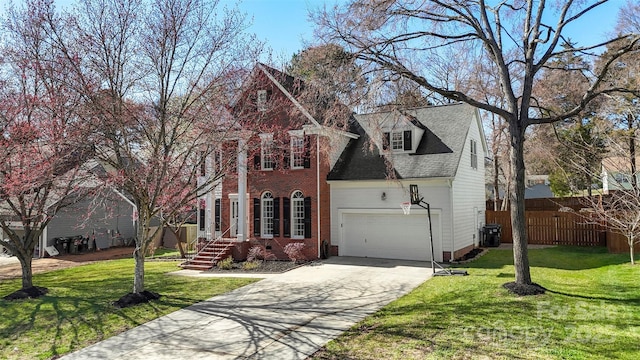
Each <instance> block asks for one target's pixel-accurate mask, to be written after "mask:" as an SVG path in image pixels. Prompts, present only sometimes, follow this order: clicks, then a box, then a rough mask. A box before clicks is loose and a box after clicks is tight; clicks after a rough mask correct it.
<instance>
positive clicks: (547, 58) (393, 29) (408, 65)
mask: <svg viewBox="0 0 640 360" xmlns="http://www.w3.org/2000/svg"><path fill="white" fill-rule="evenodd" d="M605 2H607V1H606V0H603V1H600V0H598V1H566V2H564V3H558V4H557V6H556V4H555V3H554V4H548V2H547V1H544V0H543V1H537V0H527V1H501V2H498V3H488V2H485V1H484V0H465V1H454V0H433V1H429V2H415V1H401V0H398V1H392V0H374V1H368V2H361V1H351V2H349V3H348V4H346V5H344V6H341V7H340V6H336V7H334V8H333V9H330V10H324V11H320V12H319V13H317V14H316V17H315V20H316V22H317V23H318V25H319V27H320V33H321V35H323V36H324V37H325V39H326V40H327V41H332V42H339V43H340V44H343V45H344V46H345V48H346V49H347V50H349V51H351V52H353V53H354V54H356V56H357V57H358V58H359V59H360V60H362V61H363V62H364V63H365V64H367V65H368V66H369V68H368V69H369V70H370V71H373V72H379V73H384V74H390V76H391V75H395V76H402V77H405V78H408V79H410V80H412V81H414V82H415V83H417V84H419V85H420V86H422V87H423V88H424V89H425V90H426V91H432V92H434V93H437V94H439V95H440V96H442V97H445V98H448V99H451V100H453V101H461V102H466V103H468V104H470V105H473V106H476V107H478V108H479V109H482V110H485V111H488V112H491V113H494V114H497V115H498V116H500V117H502V118H503V119H505V121H506V123H507V124H508V129H509V143H510V144H511V152H510V156H511V159H510V161H511V164H512V168H513V174H512V179H511V188H510V191H509V200H510V203H511V219H512V228H513V245H514V247H513V252H514V264H515V273H516V274H515V283H514V284H515V285H516V286H514V288H515V287H517V288H519V290H516V291H518V292H519V293H531V292H534V293H535V292H538V291H542V289H540V288H539V287H538V286H535V284H533V283H532V281H531V275H530V270H529V259H528V252H527V237H526V226H525V223H524V185H525V165H524V153H523V151H524V141H525V134H526V130H527V128H528V127H529V126H530V125H535V124H544V123H553V122H557V121H560V120H563V119H567V118H571V117H573V116H576V115H577V114H579V113H580V111H582V110H583V109H584V107H585V106H586V105H587V104H588V103H589V102H590V101H591V100H593V99H594V98H596V97H597V96H598V95H600V94H602V93H609V92H613V91H615V90H618V89H615V88H614V87H609V86H608V84H606V83H603V81H602V79H603V77H604V75H606V74H607V72H608V71H609V69H610V67H611V64H613V63H614V62H615V60H616V59H617V58H619V57H620V56H622V55H623V54H625V53H627V52H630V51H632V50H634V49H635V48H636V44H637V42H638V37H637V35H632V34H628V33H623V34H621V35H619V36H615V37H612V38H610V39H608V40H605V41H602V42H600V43H596V44H591V45H576V46H575V47H574V46H572V45H570V47H569V48H563V47H562V45H564V44H567V43H568V41H567V39H566V33H567V27H569V26H570V25H572V24H574V23H576V22H578V21H580V20H581V18H582V17H583V16H584V15H585V14H587V13H589V12H591V11H594V10H596V9H598V8H599V6H600V5H602V4H603V3H605ZM622 41H624V43H623V44H621V45H620V46H619V47H618V48H617V50H616V51H615V52H610V53H608V54H607V56H608V58H607V60H606V61H604V62H603V66H601V67H599V69H598V71H597V72H596V73H593V74H589V75H588V76H587V78H588V82H589V86H588V87H587V88H586V89H585V91H584V93H583V94H582V96H581V97H580V102H579V103H578V104H577V105H576V106H575V107H573V108H571V109H566V110H563V111H559V112H551V111H546V110H550V109H547V108H546V104H544V103H541V102H539V101H538V100H537V98H536V96H535V93H534V90H535V84H536V82H537V81H538V78H539V75H540V73H541V71H543V69H544V68H545V67H546V66H547V65H548V64H549V63H550V62H551V61H552V60H553V59H556V58H559V57H561V56H562V55H563V54H565V53H568V52H572V53H575V52H581V53H583V54H588V55H592V54H593V53H594V52H595V51H596V50H597V49H599V48H601V47H602V46H606V45H608V44H613V43H617V42H622ZM451 49H464V51H467V54H471V55H470V56H463V57H462V58H463V60H464V62H463V63H462V64H461V63H460V59H459V58H457V57H452V58H450V59H449V60H450V61H451V63H453V64H455V65H452V66H454V68H455V69H456V70H457V73H456V74H457V75H456V77H455V81H447V80H443V79H441V78H438V76H437V75H438V74H437V73H434V72H433V71H432V69H431V67H430V63H431V60H432V59H434V58H438V57H439V56H441V55H442V54H443V53H444V52H445V51H446V50H451ZM593 56H595V55H593ZM476 61H477V62H480V61H489V62H490V63H491V64H492V69H494V70H495V71H496V75H497V77H498V79H499V84H500V90H501V92H502V96H503V98H504V103H503V104H493V103H490V102H487V101H486V100H485V99H484V98H481V97H478V96H474V94H473V93H471V92H469V91H464V90H463V89H462V88H460V87H457V85H458V84H460V83H463V82H465V81H466V79H469V78H471V77H472V72H473V69H474V67H469V66H468V65H469V62H471V63H473V62H476ZM457 66H459V67H457ZM456 67H457V68H456ZM580 76H582V75H580ZM542 110H545V111H542Z"/></svg>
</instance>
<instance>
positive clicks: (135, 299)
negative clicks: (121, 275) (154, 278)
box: [113, 290, 160, 309]
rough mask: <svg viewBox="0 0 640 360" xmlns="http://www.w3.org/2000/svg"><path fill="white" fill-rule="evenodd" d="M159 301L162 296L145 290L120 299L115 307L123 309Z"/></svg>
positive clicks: (115, 302)
mask: <svg viewBox="0 0 640 360" xmlns="http://www.w3.org/2000/svg"><path fill="white" fill-rule="evenodd" d="M158 299H160V294H158V293H156V292H153V291H148V290H145V291H143V292H139V293H128V294H126V295H125V296H123V297H121V298H120V299H118V301H114V302H113V306H115V307H117V308H120V309H122V308H127V307H130V306H135V305H138V304H144V303H147V302H149V301H151V300H158Z"/></svg>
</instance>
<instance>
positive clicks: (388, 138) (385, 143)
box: [382, 132, 391, 150]
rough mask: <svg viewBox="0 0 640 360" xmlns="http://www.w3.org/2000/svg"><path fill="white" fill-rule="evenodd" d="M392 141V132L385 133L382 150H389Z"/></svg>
mask: <svg viewBox="0 0 640 360" xmlns="http://www.w3.org/2000/svg"><path fill="white" fill-rule="evenodd" d="M390 142H391V133H388V132H386V133H384V139H383V140H382V150H389V143H390Z"/></svg>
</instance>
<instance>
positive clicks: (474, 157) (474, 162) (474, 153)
mask: <svg viewBox="0 0 640 360" xmlns="http://www.w3.org/2000/svg"><path fill="white" fill-rule="evenodd" d="M470 147H471V168H473V169H477V168H478V143H477V142H476V141H475V140H473V139H471V144H470Z"/></svg>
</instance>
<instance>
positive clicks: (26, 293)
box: [3, 286, 49, 301]
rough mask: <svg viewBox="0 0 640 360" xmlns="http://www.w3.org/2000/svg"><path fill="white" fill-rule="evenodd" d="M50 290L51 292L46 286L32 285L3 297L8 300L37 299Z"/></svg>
mask: <svg viewBox="0 0 640 360" xmlns="http://www.w3.org/2000/svg"><path fill="white" fill-rule="evenodd" d="M48 292H49V289H47V288H45V287H40V286H32V287H30V288H26V289H20V290H18V291H14V292H12V293H11V294H9V295H7V296H5V297H3V299H5V300H7V301H14V300H22V299H37V298H39V297H40V296H42V295H45V294H46V293H48Z"/></svg>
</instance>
